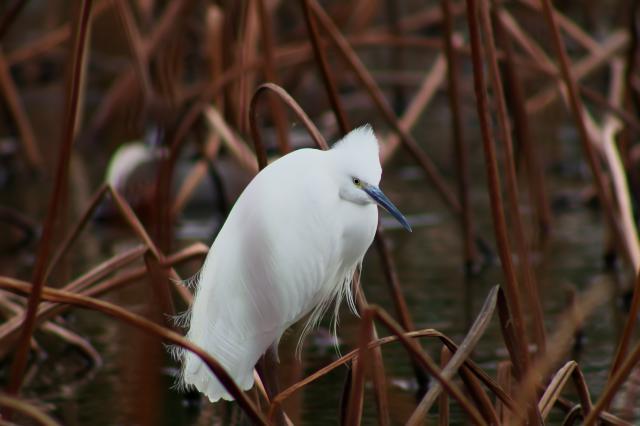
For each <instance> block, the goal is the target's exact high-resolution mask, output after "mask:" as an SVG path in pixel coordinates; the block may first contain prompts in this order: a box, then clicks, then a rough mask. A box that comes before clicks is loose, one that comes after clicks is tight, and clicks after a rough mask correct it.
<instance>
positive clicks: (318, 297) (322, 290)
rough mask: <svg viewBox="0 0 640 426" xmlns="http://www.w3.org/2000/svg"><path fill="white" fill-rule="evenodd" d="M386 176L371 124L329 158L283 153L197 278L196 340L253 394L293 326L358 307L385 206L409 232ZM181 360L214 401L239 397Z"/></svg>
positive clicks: (193, 362) (252, 189) (197, 365)
mask: <svg viewBox="0 0 640 426" xmlns="http://www.w3.org/2000/svg"><path fill="white" fill-rule="evenodd" d="M381 172H382V170H381V167H380V161H379V157H378V142H377V140H376V138H375V135H374V134H373V131H372V130H371V128H370V127H369V126H365V127H361V128H359V129H356V130H354V131H353V132H351V133H349V134H348V135H347V136H346V137H345V138H344V139H342V140H341V141H339V142H338V143H336V144H335V145H334V146H333V148H332V149H331V150H329V151H320V150H316V149H300V150H297V151H295V152H292V153H290V154H288V155H285V156H283V157H282V158H280V159H279V160H277V161H275V162H273V163H272V164H270V165H269V166H267V167H266V168H265V169H264V170H263V171H261V172H260V173H259V174H258V175H257V176H256V177H255V178H254V179H253V180H252V181H251V183H250V184H249V185H248V186H247V188H246V189H245V190H244V192H243V193H242V195H240V198H239V199H238V201H237V202H236V204H235V206H234V207H233V209H232V210H231V213H230V214H229V217H228V218H227V220H226V222H225V224H224V226H223V227H222V229H221V231H220V233H219V234H218V236H217V238H216V240H215V241H214V243H213V245H212V246H211V250H210V251H209V254H208V256H207V258H206V260H205V263H204V266H203V268H202V270H201V271H200V274H199V276H198V278H197V289H196V295H195V298H194V302H193V306H192V308H191V311H190V321H189V327H190V328H189V332H188V334H187V337H188V338H189V340H191V341H192V342H194V343H196V344H197V345H199V346H201V347H202V348H204V349H205V350H207V351H208V352H209V353H210V354H211V355H212V356H213V357H214V358H216V359H217V360H218V361H219V362H220V363H221V364H222V366H223V367H224V368H225V369H226V370H227V372H228V373H229V374H230V375H231V377H232V378H233V379H234V380H235V382H236V383H237V384H238V385H239V386H240V388H242V389H243V390H248V389H250V388H251V387H252V386H253V369H254V366H255V364H256V362H257V361H258V359H259V358H260V356H262V354H264V353H265V351H266V350H267V349H268V348H269V347H270V346H271V345H274V346H275V348H277V344H278V341H279V339H280V337H281V336H282V334H283V333H284V331H285V330H286V329H287V328H288V327H289V326H291V325H292V324H293V323H295V322H296V321H298V320H299V319H301V318H302V317H304V316H305V315H307V314H309V313H310V312H311V316H310V318H309V321H308V322H307V325H306V326H305V331H308V329H309V327H311V326H313V325H314V324H315V323H316V322H317V321H318V320H319V319H320V317H321V316H322V314H323V313H324V312H325V311H326V309H327V308H328V307H329V306H330V304H331V302H332V301H335V302H336V305H335V306H336V309H335V315H336V316H337V310H338V306H339V303H340V301H341V300H342V298H343V297H346V298H347V299H348V301H349V302H350V305H351V306H352V307H353V305H354V304H353V294H352V291H351V278H352V276H353V273H354V271H355V269H356V268H357V267H358V266H359V265H360V263H361V262H362V258H363V256H364V254H365V252H366V250H367V248H368V247H369V246H370V245H371V242H372V241H373V237H374V235H375V230H376V225H377V222H378V210H377V207H376V204H375V203H376V202H378V203H380V204H381V205H383V206H384V207H385V208H387V209H388V210H389V211H390V212H391V213H392V214H394V215H395V216H396V217H397V218H398V220H400V221H401V222H402V223H403V225H405V227H407V228H408V224H407V223H406V221H405V220H404V217H402V215H401V214H400V213H399V212H398V211H397V209H395V207H394V206H393V205H392V204H391V203H390V202H389V200H388V199H386V197H384V195H382V192H380V191H379V189H378V188H377V185H378V183H379V181H380V176H381ZM380 197H382V198H380ZM408 229H409V228H408ZM334 320H335V317H334ZM303 334H304V332H303ZM181 357H182V363H183V369H182V378H181V379H182V383H183V384H184V385H186V386H194V387H196V388H197V389H198V390H199V391H201V392H202V393H204V394H205V395H207V396H208V398H209V399H210V400H211V401H212V402H214V401H217V400H218V399H220V398H224V399H232V397H231V395H229V393H228V392H227V391H226V389H225V388H224V387H223V386H222V384H220V382H219V381H218V380H217V379H216V378H215V376H214V375H213V374H212V373H211V372H210V371H209V369H208V368H207V366H206V365H205V364H203V363H202V361H200V359H199V358H197V357H196V356H195V355H193V354H192V353H188V352H183V353H182V354H181Z"/></svg>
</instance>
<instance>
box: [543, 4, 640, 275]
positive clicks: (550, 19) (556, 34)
mask: <svg viewBox="0 0 640 426" xmlns="http://www.w3.org/2000/svg"><path fill="white" fill-rule="evenodd" d="M541 2H542V10H543V13H544V17H545V19H546V21H547V24H548V26H549V30H550V31H551V35H552V37H553V44H554V48H555V50H556V55H557V56H558V60H559V65H560V72H561V74H562V79H563V80H564V84H565V87H566V90H567V95H568V98H569V106H570V107H571V112H572V113H573V118H574V120H575V122H576V126H577V127H578V133H579V135H580V142H581V143H582V149H583V151H584V154H585V156H586V157H587V161H588V162H589V166H590V168H591V172H592V173H593V178H594V180H595V184H596V189H597V191H598V198H599V200H600V203H601V204H602V208H603V209H604V211H605V213H606V217H607V220H608V222H609V226H610V227H611V230H612V232H613V234H614V235H615V237H616V238H615V239H616V241H617V243H618V244H619V245H620V247H621V249H622V251H623V254H624V256H625V257H626V259H627V260H628V261H629V262H633V258H632V255H631V249H630V247H629V246H628V244H627V240H626V238H625V237H624V231H623V229H622V227H621V224H620V222H619V221H618V218H617V215H616V212H615V206H614V204H613V201H612V200H611V195H610V193H609V191H608V190H607V184H606V182H605V179H604V174H603V172H602V166H601V165H600V160H599V159H598V156H597V154H596V152H595V150H594V148H593V145H592V141H591V138H590V136H589V131H588V129H587V125H586V123H585V120H584V106H583V105H582V101H581V99H580V96H579V93H578V86H577V83H576V80H575V79H574V78H573V74H572V71H571V66H570V64H569V57H568V56H567V52H566V49H565V46H564V43H563V42H562V38H561V36H560V30H559V29H558V23H557V21H556V19H557V18H556V16H555V13H554V12H555V11H554V9H553V6H552V5H551V0H541ZM636 272H637V271H636Z"/></svg>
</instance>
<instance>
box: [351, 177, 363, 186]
mask: <svg viewBox="0 0 640 426" xmlns="http://www.w3.org/2000/svg"><path fill="white" fill-rule="evenodd" d="M353 184H354V185H355V186H362V182H360V179H358V178H353Z"/></svg>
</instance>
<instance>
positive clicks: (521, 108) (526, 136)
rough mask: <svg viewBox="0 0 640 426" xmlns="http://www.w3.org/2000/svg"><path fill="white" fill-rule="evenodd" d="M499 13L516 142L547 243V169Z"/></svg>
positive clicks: (497, 20) (497, 24)
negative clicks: (536, 142)
mask: <svg viewBox="0 0 640 426" xmlns="http://www.w3.org/2000/svg"><path fill="white" fill-rule="evenodd" d="M496 7H498V6H496ZM495 12H497V11H494V14H493V15H492V17H493V22H494V25H495V30H496V39H497V42H498V45H500V47H501V48H502V50H503V52H504V56H505V61H504V62H503V64H504V68H503V70H504V78H505V82H506V84H507V91H506V93H507V94H508V96H507V102H508V103H509V110H510V111H511V113H512V118H513V128H514V133H515V136H516V140H517V141H518V142H519V144H520V146H521V147H522V150H523V152H524V158H525V161H526V169H527V172H528V181H529V186H530V193H531V195H532V198H533V200H532V201H533V205H534V206H535V209H536V214H537V218H538V221H537V225H538V232H539V235H540V239H541V240H542V241H544V240H545V239H546V237H547V236H548V234H549V231H550V229H551V206H550V204H549V197H548V195H547V188H546V183H545V179H544V172H543V166H542V165H541V164H540V155H539V152H538V150H537V149H536V146H535V145H534V143H533V141H532V139H531V128H530V126H529V118H528V116H527V111H526V108H525V103H526V99H525V94H524V88H523V86H522V81H521V79H520V76H519V75H518V71H517V69H516V64H515V60H514V52H513V45H512V41H511V39H510V38H509V37H508V36H507V34H506V31H505V28H504V24H503V22H502V19H500V16H499V15H498V13H495Z"/></svg>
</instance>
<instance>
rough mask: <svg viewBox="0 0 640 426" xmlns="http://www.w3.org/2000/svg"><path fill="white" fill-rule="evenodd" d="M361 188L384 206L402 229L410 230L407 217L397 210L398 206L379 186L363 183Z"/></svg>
mask: <svg viewBox="0 0 640 426" xmlns="http://www.w3.org/2000/svg"><path fill="white" fill-rule="evenodd" d="M362 189H363V190H364V192H366V193H367V194H369V196H370V197H371V198H373V200H374V201H375V202H376V203H378V204H379V205H380V206H382V208H384V209H385V210H386V211H388V212H389V213H390V214H391V215H392V216H393V217H395V218H396V220H397V221H398V222H400V224H401V225H402V227H403V228H404V229H406V230H407V231H409V232H411V225H409V222H407V219H406V218H405V217H404V215H403V214H402V213H400V210H398V208H397V207H396V206H394V205H393V203H392V202H391V201H390V200H389V199H388V198H387V196H386V195H384V193H383V192H382V191H381V190H380V188H378V187H377V186H373V185H364V186H363V187H362Z"/></svg>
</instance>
